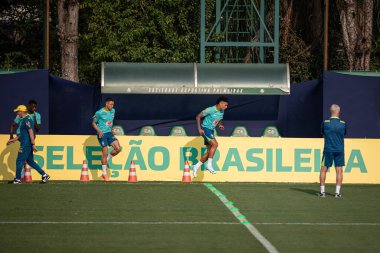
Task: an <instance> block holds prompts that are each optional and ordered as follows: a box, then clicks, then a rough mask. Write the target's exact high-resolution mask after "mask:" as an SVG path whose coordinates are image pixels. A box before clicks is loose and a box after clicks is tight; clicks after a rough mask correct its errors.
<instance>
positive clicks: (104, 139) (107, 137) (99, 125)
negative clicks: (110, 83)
mask: <svg viewBox="0 0 380 253" xmlns="http://www.w3.org/2000/svg"><path fill="white" fill-rule="evenodd" d="M114 104H115V101H114V100H113V99H112V98H107V99H106V104H105V107H103V108H102V109H100V110H99V111H97V112H96V113H95V115H94V116H93V117H92V118H93V121H92V126H93V127H94V129H95V130H96V132H97V135H98V141H99V143H100V146H102V178H103V180H104V181H110V180H109V178H108V176H107V164H108V160H109V159H110V158H112V157H114V156H116V155H117V154H119V153H120V144H119V141H118V140H117V139H116V138H115V136H114V134H115V133H114V130H113V128H112V126H113V119H114V118H115V109H114V108H113V107H114ZM108 146H112V147H113V150H112V152H111V153H110V154H108Z"/></svg>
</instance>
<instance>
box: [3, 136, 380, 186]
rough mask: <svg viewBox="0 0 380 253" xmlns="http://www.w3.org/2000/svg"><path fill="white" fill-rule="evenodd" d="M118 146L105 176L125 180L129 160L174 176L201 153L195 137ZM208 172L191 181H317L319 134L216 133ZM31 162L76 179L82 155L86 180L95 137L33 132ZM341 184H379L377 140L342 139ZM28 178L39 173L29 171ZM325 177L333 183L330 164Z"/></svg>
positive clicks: (93, 174)
mask: <svg viewBox="0 0 380 253" xmlns="http://www.w3.org/2000/svg"><path fill="white" fill-rule="evenodd" d="M117 138H118V140H119V142H120V145H121V147H122V151H121V152H120V154H119V155H117V156H116V157H114V158H112V159H111V160H110V161H109V164H108V166H109V176H110V179H111V180H117V181H126V180H128V174H129V168H130V164H131V161H132V160H133V161H134V163H135V167H136V172H137V178H138V180H139V181H180V180H181V179H182V175H183V168H184V163H185V161H189V163H190V165H192V164H194V163H196V162H197V161H198V160H199V158H200V156H201V155H202V154H203V153H205V152H206V148H205V146H204V145H203V139H202V138H201V137H176V136H149V137H148V136H117ZM7 140H8V136H7V135H0V151H1V154H0V180H11V179H13V178H14V177H15V170H16V158H17V154H18V149H19V143H15V144H12V145H9V146H6V145H5V144H6V142H7ZM217 140H218V143H219V147H218V150H217V152H216V153H215V156H214V159H213V168H214V169H215V171H216V172H217V173H216V174H214V175H213V174H211V173H209V172H208V171H207V170H205V168H203V166H202V169H201V170H200V171H199V172H198V177H197V178H195V179H193V181H207V182H227V181H228V182H317V181H318V178H319V171H320V166H321V159H322V153H323V139H297V138H254V137H218V138H217ZM36 144H37V149H38V152H37V153H35V154H34V159H35V161H36V162H37V163H38V164H39V165H40V166H41V167H42V168H43V169H44V170H45V171H46V172H47V173H48V174H49V175H50V176H51V180H79V178H80V175H81V169H82V163H83V160H86V161H87V163H88V167H89V175H90V180H101V162H100V160H101V148H100V146H99V143H98V140H97V138H96V136H84V135H38V136H37V139H36ZM345 144H346V149H345V161H346V166H345V167H344V169H343V171H344V183H368V184H379V183H380V155H379V154H378V150H380V140H378V139H346V141H345ZM32 177H33V179H34V180H37V179H38V180H39V179H40V176H39V175H38V173H37V172H36V171H35V170H32ZM327 182H328V183H334V182H335V171H334V169H333V168H332V169H330V172H329V173H328V174H327Z"/></svg>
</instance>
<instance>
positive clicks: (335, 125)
mask: <svg viewBox="0 0 380 253" xmlns="http://www.w3.org/2000/svg"><path fill="white" fill-rule="evenodd" d="M330 113H331V117H330V118H329V119H327V120H325V121H323V122H322V125H321V132H322V135H323V137H324V140H325V145H324V148H323V158H322V166H321V172H320V175H319V181H320V190H321V191H320V193H319V196H320V197H322V198H323V197H325V196H326V194H325V181H326V173H327V171H328V169H329V167H331V166H332V165H333V164H334V165H335V170H336V189H335V197H336V198H340V197H341V196H342V195H341V194H340V188H341V186H342V182H343V166H344V165H345V163H344V136H345V135H346V132H347V128H346V122H344V121H343V120H341V119H340V118H339V116H340V107H339V105H336V104H333V105H331V107H330Z"/></svg>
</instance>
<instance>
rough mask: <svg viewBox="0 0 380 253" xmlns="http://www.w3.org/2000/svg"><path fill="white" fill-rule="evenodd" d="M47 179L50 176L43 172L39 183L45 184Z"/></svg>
mask: <svg viewBox="0 0 380 253" xmlns="http://www.w3.org/2000/svg"><path fill="white" fill-rule="evenodd" d="M49 179H50V176H49V175H48V174H45V175H44V176H42V180H41V183H42V184H45V183H46V182H47V181H48V180H49Z"/></svg>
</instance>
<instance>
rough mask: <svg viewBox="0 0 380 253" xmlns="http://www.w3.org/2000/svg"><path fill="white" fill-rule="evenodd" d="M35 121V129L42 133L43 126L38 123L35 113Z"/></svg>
mask: <svg viewBox="0 0 380 253" xmlns="http://www.w3.org/2000/svg"><path fill="white" fill-rule="evenodd" d="M33 121H34V129H36V132H38V131H40V129H41V126H40V124H39V123H38V121H37V116H36V113H33Z"/></svg>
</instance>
